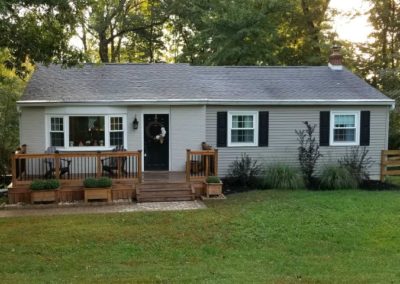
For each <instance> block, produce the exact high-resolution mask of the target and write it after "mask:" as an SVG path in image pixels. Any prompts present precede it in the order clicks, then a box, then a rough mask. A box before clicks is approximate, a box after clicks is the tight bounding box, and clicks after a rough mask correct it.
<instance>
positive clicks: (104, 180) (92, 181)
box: [83, 177, 112, 188]
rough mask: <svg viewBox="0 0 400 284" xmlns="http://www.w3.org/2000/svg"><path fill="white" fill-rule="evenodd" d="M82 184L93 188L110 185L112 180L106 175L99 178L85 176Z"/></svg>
mask: <svg viewBox="0 0 400 284" xmlns="http://www.w3.org/2000/svg"><path fill="white" fill-rule="evenodd" d="M83 185H84V186H85V187H87V188H95V187H101V188H106V187H110V186H111V185H112V180H111V179H110V178H108V177H101V178H98V179H97V178H86V179H85V180H84V181H83Z"/></svg>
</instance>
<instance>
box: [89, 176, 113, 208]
mask: <svg viewBox="0 0 400 284" xmlns="http://www.w3.org/2000/svg"><path fill="white" fill-rule="evenodd" d="M83 186H84V191H85V202H88V201H89V200H93V199H107V201H108V202H110V201H111V186H112V180H111V179H110V178H108V177H101V178H86V179H85V180H84V181H83Z"/></svg>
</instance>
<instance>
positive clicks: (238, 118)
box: [228, 112, 258, 146]
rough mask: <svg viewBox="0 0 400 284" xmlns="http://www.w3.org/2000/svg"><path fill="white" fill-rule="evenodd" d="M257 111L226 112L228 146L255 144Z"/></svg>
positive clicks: (256, 139)
mask: <svg viewBox="0 0 400 284" xmlns="http://www.w3.org/2000/svg"><path fill="white" fill-rule="evenodd" d="M257 144H258V113H257V112H229V113H228V146H257Z"/></svg>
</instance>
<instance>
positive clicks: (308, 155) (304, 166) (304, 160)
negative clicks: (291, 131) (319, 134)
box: [295, 121, 322, 186]
mask: <svg viewBox="0 0 400 284" xmlns="http://www.w3.org/2000/svg"><path fill="white" fill-rule="evenodd" d="M304 125H305V126H306V129H302V130H295V132H296V134H297V141H298V142H299V144H300V146H299V147H298V151H299V155H298V158H299V162H300V168H301V171H302V173H303V176H304V180H305V181H306V183H307V185H308V186H313V183H314V171H315V166H316V164H317V161H318V159H319V158H320V157H322V154H321V153H320V151H319V145H318V143H317V142H316V141H315V137H314V131H315V127H316V125H315V124H314V125H310V124H309V123H308V121H304Z"/></svg>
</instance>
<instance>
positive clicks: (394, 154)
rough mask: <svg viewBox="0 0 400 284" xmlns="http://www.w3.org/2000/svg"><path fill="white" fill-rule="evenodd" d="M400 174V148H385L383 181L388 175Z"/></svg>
mask: <svg viewBox="0 0 400 284" xmlns="http://www.w3.org/2000/svg"><path fill="white" fill-rule="evenodd" d="M396 175H400V150H383V151H382V152H381V181H384V180H385V177H386V176H396Z"/></svg>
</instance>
